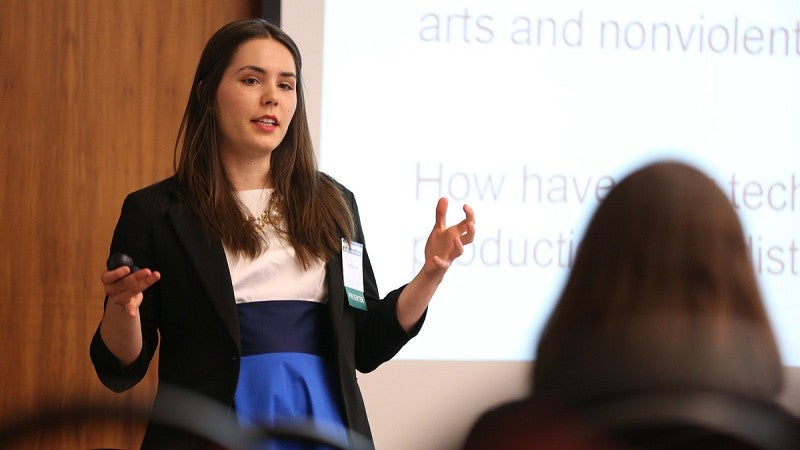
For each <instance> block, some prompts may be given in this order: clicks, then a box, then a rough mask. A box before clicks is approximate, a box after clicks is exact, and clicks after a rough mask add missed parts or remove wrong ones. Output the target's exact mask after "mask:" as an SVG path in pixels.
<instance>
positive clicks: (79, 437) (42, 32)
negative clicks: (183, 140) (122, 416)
mask: <svg viewBox="0 0 800 450" xmlns="http://www.w3.org/2000/svg"><path fill="white" fill-rule="evenodd" d="M259 4H260V2H258V1H254V0H249V1H248V0H224V1H222V0H194V1H180V0H136V1H106V0H85V1H80V0H3V2H2V4H0V129H1V130H2V133H0V162H1V163H0V173H1V174H2V175H1V176H0V180H2V192H0V343H2V344H1V345H2V351H1V353H0V379H1V380H2V381H1V382H0V421H2V422H0V423H7V422H8V421H9V420H12V419H18V418H20V417H23V416H25V415H26V414H31V413H33V412H35V411H37V410H40V408H42V407H45V406H47V407H59V408H65V407H67V406H70V405H74V404H79V403H86V402H93V403H98V402H109V403H113V404H122V405H125V404H140V403H144V404H149V401H150V399H151V397H152V393H153V390H154V387H155V377H154V376H153V375H154V374H153V373H152V372H153V371H152V370H151V376H149V377H148V378H147V379H146V380H145V382H143V383H142V384H140V385H139V386H137V387H136V388H134V389H133V390H131V391H130V392H128V393H125V394H114V393H112V392H110V391H108V390H107V389H105V388H104V387H103V386H102V385H101V384H100V383H99V381H98V380H97V377H96V376H95V374H94V370H93V368H92V365H91V362H90V360H89V356H88V348H89V342H90V339H91V336H92V333H93V332H94V330H95V327H96V326H97V323H98V321H99V320H100V317H101V315H102V301H103V291H102V285H101V284H100V282H99V277H100V273H101V272H102V270H103V266H104V261H105V258H106V256H107V255H108V246H109V242H110V239H111V233H112V231H113V227H114V224H115V223H116V220H117V216H118V214H119V210H120V206H121V204H122V200H123V198H124V196H125V194H126V193H128V192H129V191H132V190H134V189H137V188H139V187H142V186H145V185H147V184H150V183H152V182H155V181H157V180H158V179H160V178H163V177H165V176H168V175H170V174H171V173H172V149H173V145H174V142H175V138H176V133H177V130H178V125H179V123H180V120H181V116H182V113H183V108H184V107H185V104H186V98H187V95H188V92H189V89H190V84H191V81H192V77H193V75H194V69H195V67H196V64H197V59H198V58H199V56H200V52H201V50H202V47H203V45H204V44H205V41H206V40H207V39H208V37H209V36H210V35H211V33H213V32H214V31H215V30H216V29H217V28H218V27H219V26H221V25H222V24H224V23H226V22H228V21H230V20H233V19H236V18H240V17H248V16H255V15H258V13H259V6H260V5H259ZM141 432H142V425H141V424H140V423H115V424H112V425H111V426H108V427H100V428H98V427H96V426H92V427H87V426H83V427H78V428H77V429H71V430H69V431H63V432H56V431H54V430H53V431H52V432H51V433H49V436H51V437H53V439H49V440H48V441H47V443H46V444H45V443H44V441H31V443H30V444H26V446H27V445H30V448H50V449H53V448H65V449H80V448H84V449H85V448H100V447H112V448H137V447H138V445H139V442H140V439H141ZM45 434H47V433H45Z"/></svg>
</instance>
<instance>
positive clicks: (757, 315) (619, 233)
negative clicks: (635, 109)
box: [533, 161, 783, 406]
mask: <svg viewBox="0 0 800 450" xmlns="http://www.w3.org/2000/svg"><path fill="white" fill-rule="evenodd" d="M533 379H534V382H533V396H534V398H537V397H538V398H540V399H545V400H547V401H549V402H554V403H559V404H562V405H565V406H576V405H580V404H582V403H588V402H592V401H594V400H598V399H602V398H604V397H607V396H611V395H620V394H625V393H634V392H637V391H640V390H643V389H648V390H652V389H673V388H697V389H713V390H718V391H722V392H730V393H735V394H742V395H747V396H751V397H754V398H762V399H774V398H775V396H776V395H777V394H778V393H779V392H780V390H781V388H782V383H783V379H782V365H781V359H780V354H779V351H778V346H777V344H776V341H775V337H774V335H773V332H772V328H771V326H770V322H769V319H768V316H767V312H766V310H765V307H764V304H763V302H762V298H761V294H760V292H759V288H758V284H757V281H756V277H755V273H754V267H753V265H752V263H751V259H750V255H749V251H748V246H747V244H746V241H745V237H744V233H743V229H742V225H741V222H740V220H739V217H738V216H737V213H736V211H735V210H734V209H733V207H732V205H731V203H730V200H729V199H728V198H727V197H726V196H725V194H724V192H723V191H722V190H721V188H720V187H718V186H717V184H716V183H715V182H714V181H713V180H712V179H711V178H709V177H708V176H707V175H705V174H704V173H702V172H701V171H699V170H697V169H695V168H693V167H691V166H689V165H686V164H683V163H680V162H673V161H664V162H658V163H653V164H650V165H648V166H645V167H643V168H641V169H640V170H637V171H635V172H633V173H632V174H630V175H629V176H627V177H625V178H624V179H622V180H621V181H620V183H619V184H618V185H616V186H615V187H614V188H613V189H612V190H611V191H610V192H609V195H608V196H607V197H606V198H605V199H604V200H603V201H602V203H601V205H600V206H599V207H598V209H597V211H596V212H595V214H594V216H593V217H592V220H591V222H590V224H589V226H588V229H587V231H586V233H585V235H584V238H583V240H582V242H581V244H580V248H579V250H578V254H577V256H576V260H575V265H574V267H573V268H572V271H571V273H570V276H569V279H568V280H567V283H566V286H565V288H564V290H563V293H562V295H561V297H560V298H559V299H558V301H557V303H556V305H555V307H554V310H553V312H552V314H551V316H550V318H549V321H548V322H547V324H546V326H545V329H544V331H543V333H542V335H541V338H540V342H539V346H538V349H537V354H536V362H535V367H534V374H533Z"/></svg>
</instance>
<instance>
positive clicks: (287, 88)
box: [278, 83, 294, 91]
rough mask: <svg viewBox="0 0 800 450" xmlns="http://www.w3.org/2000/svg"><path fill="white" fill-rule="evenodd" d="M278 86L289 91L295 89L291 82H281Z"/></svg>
mask: <svg viewBox="0 0 800 450" xmlns="http://www.w3.org/2000/svg"><path fill="white" fill-rule="evenodd" d="M278 86H279V87H280V88H281V89H284V90H287V91H293V90H294V85H293V84H291V83H280V84H278Z"/></svg>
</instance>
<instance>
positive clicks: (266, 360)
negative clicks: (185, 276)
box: [234, 300, 347, 450]
mask: <svg viewBox="0 0 800 450" xmlns="http://www.w3.org/2000/svg"><path fill="white" fill-rule="evenodd" d="M237 307H238V311H239V323H240V327H241V342H242V358H241V363H240V370H239V384H238V386H237V389H236V394H235V397H234V407H235V410H236V414H237V417H238V418H239V420H240V422H241V423H242V424H243V425H252V424H254V423H257V424H261V425H266V426H275V425H281V424H288V425H300V426H306V425H308V426H313V427H314V428H315V429H317V430H318V431H319V432H322V433H324V434H325V435H328V436H331V437H334V438H336V439H337V440H339V441H341V442H347V433H346V428H345V426H344V422H343V420H342V412H341V411H342V408H341V402H340V401H339V395H338V388H337V386H338V383H337V382H336V380H337V378H336V375H335V372H334V371H333V367H332V366H331V363H330V360H329V355H330V342H331V338H330V332H329V327H328V326H327V324H328V320H327V309H326V307H327V305H324V304H321V303H316V302H308V301H294V300H280V301H264V302H252V303H241V304H239V305H237ZM325 448H329V447H327V446H321V445H313V444H310V443H308V442H301V441H299V440H289V439H280V440H276V441H272V442H271V443H270V444H269V445H267V446H266V447H265V449H269V450H289V449H292V450H294V449H325Z"/></svg>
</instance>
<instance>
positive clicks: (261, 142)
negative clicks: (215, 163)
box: [216, 38, 297, 159]
mask: <svg viewBox="0 0 800 450" xmlns="http://www.w3.org/2000/svg"><path fill="white" fill-rule="evenodd" d="M296 88H297V74H296V73H295V65H294V59H293V58H292V54H291V52H289V49H287V48H286V47H284V46H283V44H281V43H280V42H278V41H276V40H274V39H269V38H256V39H250V40H248V41H245V42H244V43H242V44H241V46H240V47H239V49H238V50H237V51H236V53H234V55H233V58H231V63H230V64H229V65H228V67H227V68H226V69H225V72H224V73H223V75H222V79H221V80H220V84H219V87H218V89H217V110H216V116H217V124H218V127H219V132H220V137H219V145H220V152H221V153H222V155H223V157H224V158H226V159H228V158H246V159H252V158H260V157H263V156H269V155H270V154H271V152H272V151H273V150H275V148H276V147H277V146H278V145H279V144H280V143H281V141H282V140H283V138H284V136H286V131H287V130H288V128H289V123H290V122H291V121H292V117H293V116H294V111H295V109H296V107H297V92H296V90H295V89H296Z"/></svg>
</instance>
